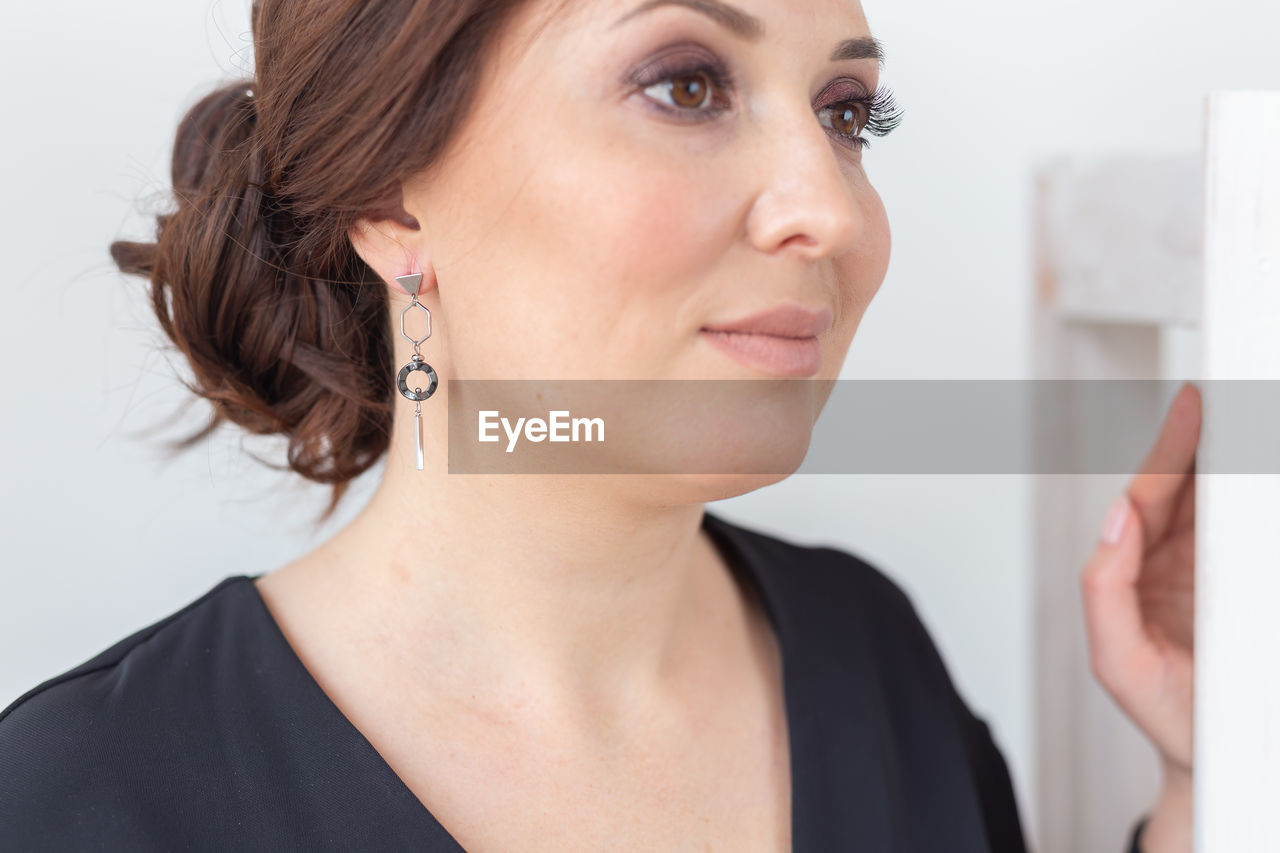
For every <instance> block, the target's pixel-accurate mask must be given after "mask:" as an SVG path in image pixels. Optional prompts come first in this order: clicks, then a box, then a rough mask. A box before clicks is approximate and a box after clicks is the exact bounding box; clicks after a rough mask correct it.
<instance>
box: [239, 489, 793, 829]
mask: <svg viewBox="0 0 1280 853" xmlns="http://www.w3.org/2000/svg"><path fill="white" fill-rule="evenodd" d="M701 527H702V529H703V530H705V531H706V532H707V534H708V535H709V536H710V537H711V540H712V542H713V544H714V545H715V547H716V549H717V550H718V551H719V552H720V556H721V558H722V559H723V560H724V562H725V563H726V564H727V565H728V566H729V567H730V570H731V571H733V572H734V574H735V575H737V576H738V577H739V578H746V579H747V580H748V581H749V582H750V583H752V585H753V586H754V588H755V589H756V591H757V592H758V594H759V598H760V602H761V605H762V606H763V609H764V611H765V615H766V616H767V618H768V621H769V623H770V624H771V626H772V627H773V630H774V633H775V636H776V637H777V640H778V649H779V656H780V657H781V664H782V694H783V695H782V700H783V708H784V713H785V717H786V719H785V728H786V732H787V754H788V770H789V773H790V779H789V781H788V786H787V787H788V789H789V794H788V798H789V800H790V803H789V809H788V811H789V815H790V819H789V822H790V827H789V830H790V837H791V844H792V847H793V849H794V847H795V844H796V840H797V838H798V837H799V836H798V835H797V832H798V831H799V829H800V828H801V827H802V826H803V823H802V820H803V818H804V815H802V814H801V813H800V810H801V809H803V808H804V806H805V802H806V801H805V800H804V799H802V798H799V797H797V796H796V788H797V783H798V782H799V781H800V770H801V768H800V767H799V761H800V756H801V755H804V754H807V749H806V748H805V747H804V745H802V744H800V743H799V740H798V739H799V738H800V737H802V736H803V735H804V731H803V729H802V727H799V726H797V714H796V711H797V707H798V703H797V701H796V697H795V690H796V686H797V681H796V679H795V678H794V677H791V675H790V674H791V672H792V667H791V666H790V662H791V660H792V651H793V649H792V635H791V631H790V626H791V622H790V617H789V616H788V615H787V614H786V613H785V612H784V611H783V610H782V609H781V608H782V598H783V596H781V595H780V593H779V591H778V590H777V589H776V587H775V584H776V583H778V579H776V578H774V577H771V576H769V572H768V567H767V566H766V565H765V563H766V561H765V560H763V559H761V556H760V555H759V554H757V553H754V552H752V551H751V549H750V548H749V547H747V546H744V543H743V542H742V541H741V539H740V537H739V535H738V532H737V530H736V529H735V528H734V526H733V525H732V523H730V522H728V521H726V520H725V519H722V518H720V517H719V516H716V515H714V514H712V513H710V512H708V511H706V510H705V509H704V510H703V515H702V522H701ZM260 577H262V574H261V573H260V574H257V575H240V576H239V578H240V579H241V580H243V581H247V585H248V587H249V591H250V593H251V599H252V600H253V602H254V603H255V607H256V608H257V610H258V615H259V617H261V618H262V619H263V620H264V621H265V622H266V623H267V624H268V625H269V626H270V628H269V634H270V635H271V636H272V638H273V639H274V640H275V641H276V642H277V643H278V644H279V646H280V647H281V648H280V652H281V654H282V656H283V657H284V658H285V659H286V660H287V661H288V662H289V665H290V666H291V667H293V668H294V669H295V670H296V673H295V674H296V675H297V677H298V678H300V679H302V681H303V682H304V683H306V684H307V685H308V686H309V687H310V688H311V689H312V691H313V692H314V693H315V694H316V695H317V696H318V697H321V698H320V701H321V702H322V704H323V705H324V706H325V713H326V714H327V715H328V717H329V718H330V719H329V722H331V723H332V724H333V725H335V726H336V727H337V728H338V729H339V730H341V731H342V732H343V733H344V734H345V735H346V736H347V737H348V738H349V739H351V740H353V741H354V742H355V743H356V744H357V747H356V748H357V749H358V750H359V751H360V752H363V753H365V756H364V759H365V760H363V761H362V762H361V763H362V764H363V765H364V766H367V767H373V768H374V770H375V772H376V773H378V774H379V775H380V776H381V777H382V779H381V781H382V782H383V783H384V784H385V785H387V786H389V787H390V788H391V789H393V790H394V791H395V793H396V795H397V799H398V800H402V801H404V802H406V803H407V804H408V808H409V811H410V812H411V813H412V814H413V816H414V819H415V820H416V821H419V822H422V823H424V824H425V825H424V827H423V831H424V835H425V836H427V837H429V838H433V839H434V838H438V839H440V840H441V841H444V842H445V843H446V844H448V845H451V846H452V848H454V849H455V850H458V851H463V853H466V848H465V847H463V846H462V843H461V842H459V841H458V840H457V839H456V838H454V837H453V835H452V834H451V833H450V832H449V830H448V829H447V828H445V826H444V824H442V823H441V822H440V820H439V819H438V818H437V817H436V816H435V815H434V814H433V813H432V812H431V809H429V808H428V807H427V805H426V804H425V803H423V802H422V800H421V799H420V798H419V797H418V795H417V794H415V793H414V792H413V790H412V789H411V788H409V786H408V785H407V784H406V783H405V781H404V780H403V779H401V778H400V775H399V774H397V773H396V772H395V770H394V769H393V768H392V767H391V765H390V764H389V763H387V760H386V759H385V758H383V756H382V754H381V753H380V752H378V750H377V749H376V748H375V747H374V745H373V743H372V742H370V741H369V739H368V738H366V737H365V736H364V733H363V732H361V731H360V730H359V729H358V728H356V726H355V724H354V723H352V722H351V720H350V719H348V717H347V716H346V714H344V713H343V712H342V709H341V708H339V707H338V706H337V704H336V703H335V702H334V701H333V699H332V698H331V697H330V696H329V694H328V693H326V692H325V691H324V688H322V687H321V686H320V683H319V682H318V681H316V679H315V677H314V676H312V675H311V672H310V670H308V669H307V668H306V666H305V665H304V664H303V662H302V659H301V657H300V656H299V655H298V653H297V652H296V651H295V650H294V648H293V646H292V645H291V644H290V643H289V640H288V638H287V637H286V636H285V634H284V631H283V629H282V628H281V627H280V623H279V622H277V621H276V618H275V616H274V615H273V614H272V613H271V610H270V609H269V608H268V607H267V604H266V600H265V599H264V598H263V597H262V594H261V593H260V592H259V591H258V587H257V585H256V584H255V583H253V581H255V580H256V579H258V578H260Z"/></svg>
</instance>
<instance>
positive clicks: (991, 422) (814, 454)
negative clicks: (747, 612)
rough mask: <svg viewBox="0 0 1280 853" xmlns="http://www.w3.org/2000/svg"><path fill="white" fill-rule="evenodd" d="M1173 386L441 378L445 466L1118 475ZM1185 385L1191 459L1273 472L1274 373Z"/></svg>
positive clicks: (1205, 466) (1276, 456)
mask: <svg viewBox="0 0 1280 853" xmlns="http://www.w3.org/2000/svg"><path fill="white" fill-rule="evenodd" d="M1182 384H1183V383H1182V381H1181V380H950V379H948V380H854V379H841V380H815V379H769V380H547V381H540V380H518V381H517V380H511V381H507V380H452V381H449V382H448V399H449V471H450V472H451V473H464V474H465V473H512V474H518V473H579V474H599V473H609V474H637V473H639V474H660V473H668V474H744V473H748V474H788V473H801V474H1110V473H1132V472H1133V471H1135V470H1136V469H1137V468H1138V466H1139V465H1140V464H1141V463H1142V461H1143V459H1144V457H1145V456H1146V454H1147V451H1148V450H1149V449H1150V447H1151V445H1152V444H1153V443H1154V441H1155V439H1156V436H1157V434H1158V433H1159V430H1160V426H1161V423H1162V422H1163V420H1164V417H1165V414H1166V411H1167V408H1168V404H1169V402H1170V401H1171V400H1172V399H1173V397H1174V395H1175V394H1176V393H1177V391H1178V389H1179V387H1181V385H1182ZM1195 384H1196V386H1197V387H1198V388H1199V389H1200V392H1201V397H1202V400H1203V411H1204V415H1205V417H1206V419H1208V418H1212V421H1213V425H1214V429H1215V430H1216V432H1215V433H1214V434H1213V435H1210V434H1209V432H1208V430H1207V429H1206V430H1203V431H1202V433H1201V441H1200V454H1199V457H1198V459H1197V462H1196V470H1197V471H1199V472H1201V473H1220V474H1276V473H1280V381H1269V380H1216V381H1198V382H1196V383H1195ZM819 413H820V414H821V416H820V417H819ZM815 419H816V423H815ZM1209 441H1211V442H1212V443H1211V445H1207V442H1209ZM1206 449H1208V450H1209V451H1210V452H1208V453H1206ZM1163 473H1181V472H1174V471H1168V472H1163Z"/></svg>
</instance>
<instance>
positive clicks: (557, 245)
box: [395, 0, 890, 428]
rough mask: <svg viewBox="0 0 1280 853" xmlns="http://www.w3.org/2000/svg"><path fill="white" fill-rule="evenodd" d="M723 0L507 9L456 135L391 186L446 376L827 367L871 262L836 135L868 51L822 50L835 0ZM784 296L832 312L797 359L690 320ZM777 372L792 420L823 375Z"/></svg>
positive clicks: (814, 406)
mask: <svg viewBox="0 0 1280 853" xmlns="http://www.w3.org/2000/svg"><path fill="white" fill-rule="evenodd" d="M733 3H734V5H733V6H722V5H721V4H719V3H716V2H714V0H696V2H695V0H689V2H661V0H660V2H654V3H642V2H641V0H607V2H606V0H576V2H571V3H570V4H569V5H568V6H567V7H565V8H557V9H555V11H554V12H549V11H548V10H549V9H550V8H551V7H554V6H556V5H557V4H547V3H538V2H531V3H528V4H526V6H525V7H524V9H522V11H521V12H520V13H519V14H518V15H517V16H516V17H515V18H514V19H513V20H512V22H511V26H510V27H509V28H508V30H507V31H506V33H505V35H504V37H503V40H502V43H501V44H500V46H499V50H498V52H497V53H496V56H498V57H500V60H499V61H496V62H491V63H490V64H489V66H488V67H487V70H486V75H487V76H486V78H485V79H484V81H483V84H482V87H481V91H480V93H479V98H478V101H477V102H476V105H475V109H474V111H473V112H472V113H471V114H470V115H469V118H468V120H467V123H466V125H465V126H464V127H463V129H462V132H461V133H460V134H459V135H458V136H457V137H456V142H455V143H454V144H453V145H452V147H451V148H450V149H449V150H448V151H447V152H446V153H445V156H444V157H443V158H442V159H441V160H440V161H438V164H437V166H435V167H433V168H432V169H431V170H429V171H428V172H426V173H423V174H422V175H421V176H420V177H419V178H417V179H415V180H414V181H411V182H409V183H408V184H407V185H406V186H405V188H404V206H405V209H406V210H407V211H408V212H409V213H410V214H412V215H413V216H415V217H416V218H417V220H418V222H419V223H420V224H421V226H422V230H421V231H420V232H414V239H415V240H417V241H418V245H417V246H415V247H414V248H415V249H416V250H417V251H419V252H420V257H421V258H422V259H423V263H424V267H425V266H426V265H427V264H429V265H430V267H431V268H432V270H433V273H434V278H435V282H436V285H437V288H438V289H437V290H434V291H432V292H430V293H426V294H424V295H423V297H422V298H423V301H424V302H425V303H426V304H427V305H428V307H430V308H432V339H431V341H430V342H429V343H428V344H426V345H424V355H426V356H427V360H428V361H429V362H431V363H432V364H433V365H434V366H435V367H436V369H437V370H438V371H439V373H440V375H441V378H442V379H444V378H449V379H493V378H502V379H550V378H575V379H577V378H583V379H585V378H592V379H619V378H626V379H637V378H642V379H744V378H759V379H764V378H778V377H781V376H792V377H794V376H797V375H807V376H809V377H810V378H817V379H834V378H835V377H836V376H837V375H838V374H839V371H840V367H841V364H842V362H843V361H844V358H845V354H846V352H847V350H848V347H849V344H850V341H851V339H852V337H853V334H854V331H855V330H856V329H857V326H858V323H859V322H860V320H861V318H862V315H863V312H864V311H865V310H866V308H867V305H868V304H869V303H870V301H871V298H872V297H873V296H874V295H875V293H876V291H877V289H878V288H879V286H880V283H881V281H882V280H883V278H884V275H885V272H886V269H887V267H888V261H889V250H890V235H889V224H888V221H887V218H886V215H885V210H884V206H883V204H882V202H881V200H880V197H879V195H878V194H877V193H876V191H875V189H874V188H873V187H872V185H871V181H870V179H869V178H868V175H867V171H866V168H865V162H864V160H865V158H869V157H870V156H871V155H870V154H869V153H867V154H865V155H864V153H863V152H861V151H860V150H859V145H858V143H856V142H854V141H852V139H853V137H855V136H862V137H864V138H866V137H867V135H868V134H867V133H866V131H865V130H863V129H862V124H863V122H864V120H865V112H863V113H858V112H856V111H855V112H853V113H846V112H845V107H844V106H843V104H847V103H848V102H849V101H850V100H851V99H853V98H857V97H868V96H871V95H872V94H874V93H875V92H876V89H877V86H878V82H879V63H878V61H877V59H876V58H874V57H873V56H867V57H865V58H854V59H838V60H836V61H832V59H831V55H832V52H833V50H835V48H836V47H837V45H838V44H839V43H840V42H842V41H843V40H845V39H855V38H869V37H870V32H869V29H868V27H867V23H866V20H865V17H864V16H863V13H862V9H861V7H860V5H859V4H858V3H857V2H854V0H803V2H798V0H791V2H783V0H733ZM700 10H701V11H700ZM752 19H754V21H753V20H752ZM728 24H736V25H737V26H732V25H728ZM750 31H754V37H752V36H751V35H750V34H749V32H750ZM832 105H837V106H835V109H829V110H824V107H830V106H832ZM854 109H855V110H857V109H858V107H856V106H855V107H854ZM864 109H865V108H864ZM842 116H843V117H844V118H843V119H842ZM850 117H853V118H855V119H856V122H855V121H851V120H850ZM827 125H829V126H827ZM406 271H407V270H406ZM431 279H432V275H431V274H428V275H427V276H425V277H424V284H429V283H430V281H431ZM783 303H791V304H798V305H800V306H802V307H804V308H808V309H812V310H814V311H817V312H820V313H821V312H823V311H824V310H829V311H830V314H831V319H832V324H831V326H830V328H828V329H827V330H826V331H824V332H822V333H821V334H820V335H819V336H818V341H819V350H820V353H821V365H820V367H819V368H818V369H817V370H815V371H813V372H811V373H808V372H805V371H804V370H800V371H796V370H792V371H791V372H789V373H780V372H778V371H776V370H771V369H769V368H765V367H761V366H760V365H749V364H746V363H743V362H742V361H740V360H738V359H735V358H733V357H732V356H731V355H729V354H728V353H727V352H726V351H725V350H724V349H723V348H722V347H720V346H717V345H716V343H715V340H714V336H712V335H710V334H709V333H706V332H703V331H702V329H703V327H704V326H707V325H710V324H722V323H726V322H730V321H734V320H736V319H738V318H742V317H744V316H747V315H751V314H755V313H756V312H758V311H761V310H763V309H767V308H770V307H774V306H777V305H779V304H783ZM395 322H396V324H397V325H396V329H397V331H398V329H399V326H398V318H395ZM399 346H401V347H407V345H405V344H404V343H403V341H400V342H399ZM433 347H434V349H433ZM405 352H406V353H407V352H408V350H407V348H406V349H405ZM790 384H794V385H806V386H812V387H813V391H812V392H811V393H809V396H807V397H806V398H805V399H806V404H807V405H806V406H804V407H803V408H804V409H805V412H804V415H805V417H804V420H805V422H806V423H807V428H811V427H812V424H813V421H814V420H816V418H817V415H818V413H819V412H820V410H821V407H822V405H823V404H824V403H825V399H826V393H827V392H829V390H830V383H825V382H824V383H790Z"/></svg>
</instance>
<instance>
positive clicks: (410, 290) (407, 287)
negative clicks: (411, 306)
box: [396, 272, 422, 296]
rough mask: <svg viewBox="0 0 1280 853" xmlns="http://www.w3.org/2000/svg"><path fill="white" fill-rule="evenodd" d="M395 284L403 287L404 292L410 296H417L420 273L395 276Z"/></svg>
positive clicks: (420, 280) (420, 279)
mask: <svg viewBox="0 0 1280 853" xmlns="http://www.w3.org/2000/svg"><path fill="white" fill-rule="evenodd" d="M396 284H398V285H400V287H401V288H403V289H404V292H405V293H407V294H409V295H410V296H417V295H418V291H419V290H421V289H422V273H420V272H415V273H411V274H409V275H398V276H396Z"/></svg>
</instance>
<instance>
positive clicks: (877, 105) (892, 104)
mask: <svg viewBox="0 0 1280 853" xmlns="http://www.w3.org/2000/svg"><path fill="white" fill-rule="evenodd" d="M840 104H862V105H863V106H864V107H865V108H866V110H867V123H866V124H865V125H863V130H865V131H866V132H867V133H870V134H871V135H872V136H884V135H885V134H887V133H889V132H890V131H891V130H893V129H894V128H895V127H897V126H898V125H900V124H902V116H903V109H902V107H900V106H898V102H897V100H896V98H895V97H894V94H893V90H892V89H889V88H887V87H886V86H885V85H884V84H883V83H882V84H880V86H879V87H878V88H877V89H876V91H875V94H874V95H872V96H870V97H868V96H866V95H861V96H858V97H855V98H844V99H842V100H839V101H835V102H833V103H831V104H830V105H829V106H830V107H835V106H839V105H840ZM823 109H828V107H823ZM855 138H858V139H861V138H862V137H855ZM861 147H863V148H870V147H871V143H870V142H869V141H868V140H866V139H863V140H862V146H861Z"/></svg>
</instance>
